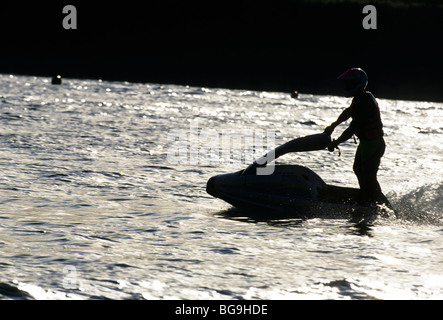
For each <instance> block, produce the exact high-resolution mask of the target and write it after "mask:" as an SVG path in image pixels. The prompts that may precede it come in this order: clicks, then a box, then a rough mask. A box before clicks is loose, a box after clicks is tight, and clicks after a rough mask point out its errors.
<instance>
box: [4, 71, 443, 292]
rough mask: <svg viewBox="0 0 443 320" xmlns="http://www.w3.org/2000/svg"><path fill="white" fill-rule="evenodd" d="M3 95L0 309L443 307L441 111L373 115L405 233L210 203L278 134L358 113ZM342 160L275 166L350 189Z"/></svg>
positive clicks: (220, 102) (320, 158) (137, 91)
mask: <svg viewBox="0 0 443 320" xmlns="http://www.w3.org/2000/svg"><path fill="white" fill-rule="evenodd" d="M0 83H1V91H0V124H1V127H0V169H1V172H2V174H1V175H0V298H2V299H90V298H94V299H95V298H99V299H100V298H111V299H305V298H316V299H317V298H318V299H331V298H332V299H373V298H376V299H391V298H403V299H423V298H424V299H436V298H437V299H441V298H442V297H443V272H442V270H443V240H442V239H443V211H442V208H443V203H442V196H441V195H442V188H443V187H442V185H443V184H442V180H443V179H442V176H441V164H442V160H443V159H442V158H443V147H442V146H443V135H442V134H443V111H442V110H443V105H442V104H437V103H430V102H406V101H393V100H380V101H379V103H380V107H381V111H382V114H383V121H384V124H385V132H386V141H387V152H386V155H385V157H384V158H383V163H382V166H381V169H380V172H379V180H380V183H381V185H382V187H383V190H384V191H385V193H386V194H387V195H388V197H389V198H390V200H391V202H392V203H393V204H394V206H396V209H398V211H399V218H398V219H378V220H376V221H375V222H374V223H373V224H372V225H364V226H362V225H358V224H356V223H354V222H351V221H349V220H348V219H308V220H299V219H288V220H282V221H272V220H268V221H246V220H244V219H233V218H230V216H229V214H226V213H227V210H229V208H230V207H229V205H227V204H225V203H223V202H222V201H221V200H217V199H214V198H212V197H211V196H209V195H208V194H206V192H205V186H206V181H207V180H208V179H209V177H211V176H213V175H215V174H218V173H226V172H233V171H236V170H240V169H242V168H244V167H246V166H247V165H248V164H249V162H250V161H251V160H253V159H254V157H255V156H256V155H261V154H260V152H261V151H262V150H261V149H260V148H258V149H257V148H256V147H257V141H258V142H260V139H259V137H260V135H264V136H265V137H266V134H267V132H268V131H267V130H268V129H272V130H273V133H274V138H275V144H276V145H279V144H281V143H283V142H285V141H287V140H289V139H292V138H294V137H298V136H305V135H308V134H313V133H318V132H321V131H322V130H323V128H324V127H325V126H326V125H328V124H329V123H330V122H332V121H334V120H335V119H336V117H337V116H338V114H339V112H340V111H341V110H342V109H343V108H344V107H345V106H347V105H348V104H349V102H350V101H349V100H348V99H345V98H340V97H334V96H313V95H303V94H302V95H301V96H300V98H299V99H297V100H293V99H291V98H290V97H289V96H288V95H286V94H283V93H273V92H254V91H239V90H225V89H206V88H194V87H183V86H172V85H158V84H133V83H124V82H112V83H110V82H101V81H95V80H94V81H93V80H71V79H65V81H64V84H63V85H62V86H52V85H51V84H50V82H49V80H48V79H44V78H35V77H17V76H9V75H0ZM342 129H344V126H343V127H340V128H337V130H336V131H337V132H336V134H339V133H340V132H341V130H342ZM224 137H237V138H236V139H231V140H229V139H228V140H223V139H224ZM248 139H249V140H248ZM251 139H252V140H251ZM223 141H225V142H223ZM226 141H231V142H230V143H231V144H229V143H228V147H227V148H226ZM232 141H236V142H232ZM239 141H240V142H239ZM251 141H253V144H254V145H255V147H254V148H251ZM262 141H263V149H269V148H270V145H269V143H267V142H271V141H267V140H266V138H264V139H263V140H262ZM341 151H342V155H341V157H338V155H337V153H335V154H330V153H328V152H313V153H309V154H294V155H287V156H285V157H284V158H282V159H281V160H279V161H280V163H296V164H302V165H305V166H308V167H309V168H311V169H312V170H314V171H315V172H316V173H318V174H319V175H320V176H321V177H322V178H323V179H324V180H325V181H326V182H329V183H334V184H339V185H345V186H356V185H357V181H356V179H355V177H354V174H353V173H352V161H353V156H354V152H355V145H354V144H353V142H352V141H350V142H349V143H347V144H344V146H343V147H342V150H341Z"/></svg>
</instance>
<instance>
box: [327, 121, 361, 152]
mask: <svg viewBox="0 0 443 320" xmlns="http://www.w3.org/2000/svg"><path fill="white" fill-rule="evenodd" d="M354 133H355V132H354V127H353V126H349V128H347V129H346V130H345V131H343V133H342V134H341V136H340V137H338V138H337V139H334V140H333V141H332V142H331V143H330V144H329V146H328V150H329V151H330V152H333V151H334V149H335V148H337V146H338V145H339V144H340V143H342V142H345V141H346V140H348V139H349V138H351V137H352V135H353V134H354Z"/></svg>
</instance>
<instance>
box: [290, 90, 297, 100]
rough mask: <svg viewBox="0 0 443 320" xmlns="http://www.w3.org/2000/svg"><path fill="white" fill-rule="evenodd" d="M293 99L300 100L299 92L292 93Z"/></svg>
mask: <svg viewBox="0 0 443 320" xmlns="http://www.w3.org/2000/svg"><path fill="white" fill-rule="evenodd" d="M291 98H293V99H297V98H298V91H293V92H292V93H291Z"/></svg>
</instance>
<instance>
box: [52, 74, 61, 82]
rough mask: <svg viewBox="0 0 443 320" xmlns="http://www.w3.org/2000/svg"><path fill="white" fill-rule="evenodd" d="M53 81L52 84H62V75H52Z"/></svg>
mask: <svg viewBox="0 0 443 320" xmlns="http://www.w3.org/2000/svg"><path fill="white" fill-rule="evenodd" d="M51 83H52V84H62V77H61V75H59V74H58V75H56V76H54V77H52V81H51Z"/></svg>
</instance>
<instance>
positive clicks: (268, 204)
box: [206, 133, 390, 217]
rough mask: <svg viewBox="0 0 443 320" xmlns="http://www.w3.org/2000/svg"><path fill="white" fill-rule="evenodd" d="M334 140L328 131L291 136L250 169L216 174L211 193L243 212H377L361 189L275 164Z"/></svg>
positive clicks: (302, 214) (318, 214) (209, 188)
mask: <svg viewBox="0 0 443 320" xmlns="http://www.w3.org/2000/svg"><path fill="white" fill-rule="evenodd" d="M330 141H331V138H330V136H329V135H327V134H326V133H321V134H316V135H310V136H306V137H301V138H297V139H294V140H291V141H289V142H287V143H285V144H284V145H282V146H279V147H277V148H276V149H274V150H272V151H271V152H268V153H267V154H266V155H265V156H263V157H261V158H260V159H258V160H256V161H254V163H253V164H251V165H250V166H249V167H248V168H246V169H245V170H241V171H238V172H234V173H227V174H220V175H217V176H214V177H211V178H210V179H209V180H208V182H207V185H206V191H207V193H209V194H210V195H212V196H214V197H216V198H219V199H222V200H224V201H226V202H228V203H229V204H231V205H233V206H234V207H235V208H238V209H240V210H242V211H243V213H244V212H245V210H247V211H248V212H249V213H254V214H258V213H261V214H265V215H267V214H272V215H273V216H274V215H276V214H278V215H279V216H283V217H323V216H328V217H329V216H333V217H343V216H349V214H355V213H356V212H357V213H358V214H363V215H368V214H370V215H373V214H374V212H375V211H377V210H378V209H379V206H375V205H374V204H372V205H363V204H362V203H361V201H360V190H359V189H357V188H348V187H341V186H334V185H330V184H327V183H325V182H324V181H323V179H322V178H320V176H318V175H317V174H316V173H315V172H313V171H312V170H311V169H309V168H307V167H303V166H300V165H275V164H273V163H272V161H273V160H275V159H277V158H278V157H280V156H282V155H284V154H286V153H289V152H305V151H314V150H323V149H326V148H327V147H328V145H329V143H330ZM386 207H388V208H389V207H390V205H389V203H387V204H386ZM374 210H375V211H374ZM375 214H376V212H375Z"/></svg>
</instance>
